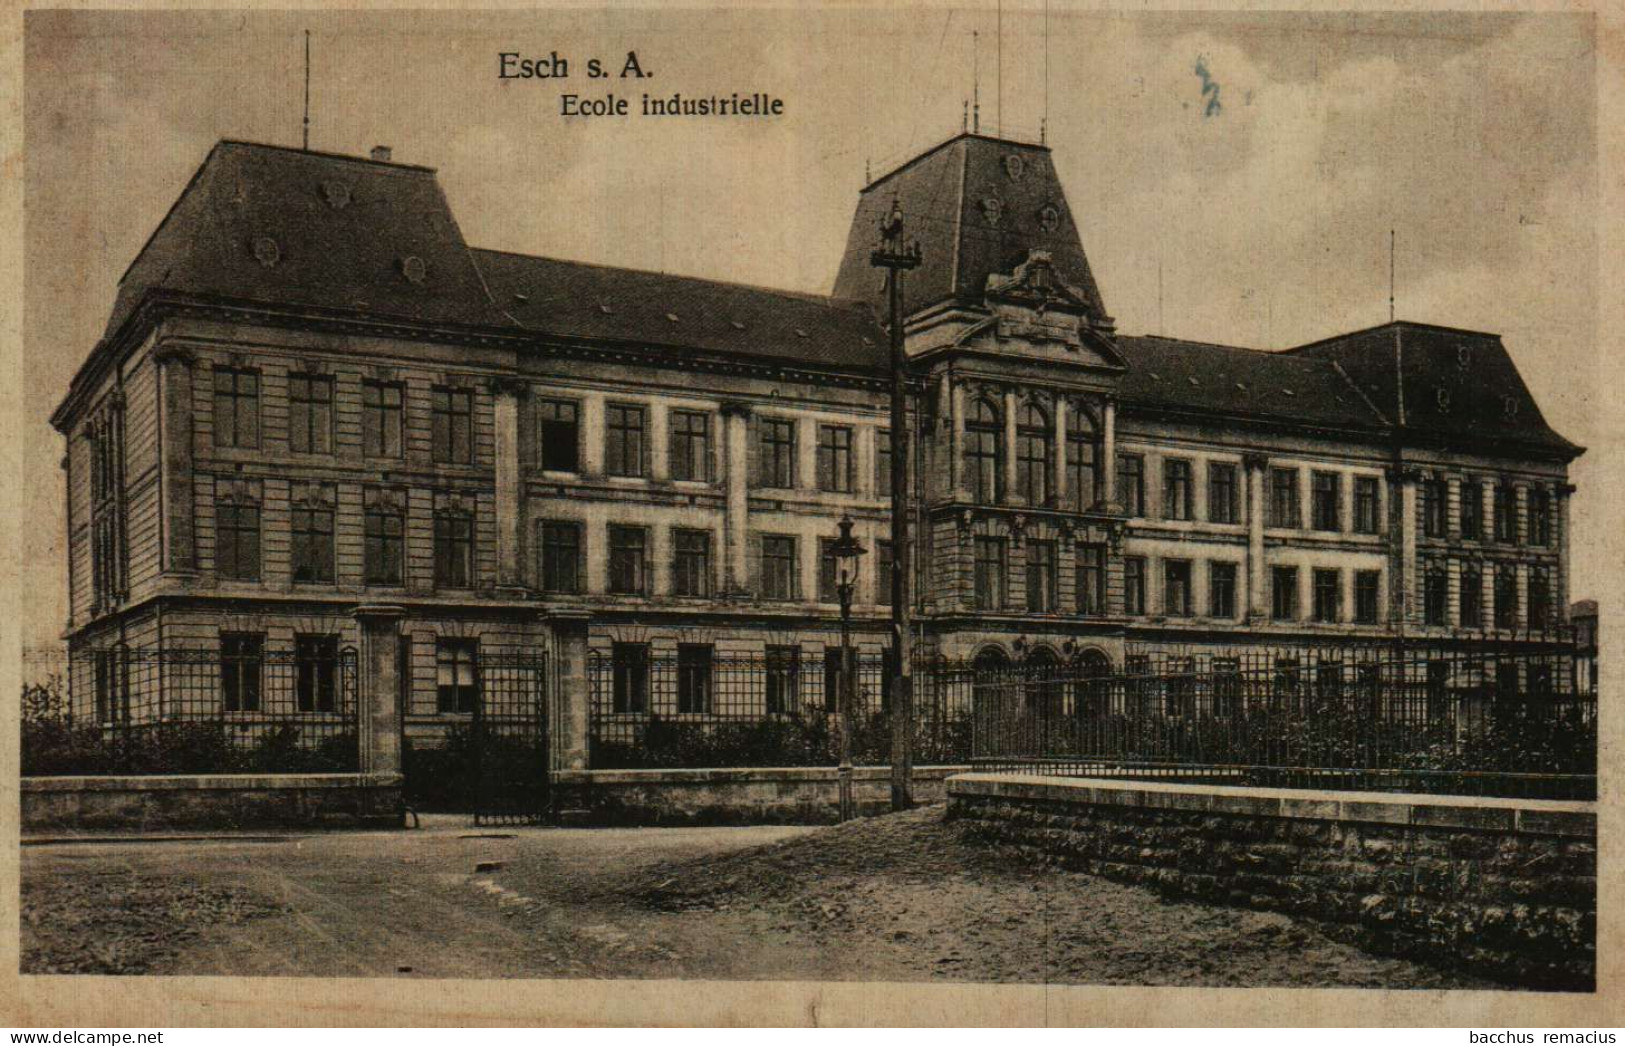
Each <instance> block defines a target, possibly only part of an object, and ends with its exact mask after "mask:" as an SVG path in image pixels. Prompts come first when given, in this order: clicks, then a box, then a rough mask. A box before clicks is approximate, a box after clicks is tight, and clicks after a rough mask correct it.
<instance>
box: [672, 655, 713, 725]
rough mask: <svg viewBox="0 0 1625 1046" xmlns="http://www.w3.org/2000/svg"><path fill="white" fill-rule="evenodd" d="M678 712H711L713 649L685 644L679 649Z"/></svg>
mask: <svg viewBox="0 0 1625 1046" xmlns="http://www.w3.org/2000/svg"><path fill="white" fill-rule="evenodd" d="M677 711H679V712H682V713H686V714H703V713H707V712H710V711H711V647H710V646H709V645H706V644H700V643H683V644H680V645H679V646H678V647H677Z"/></svg>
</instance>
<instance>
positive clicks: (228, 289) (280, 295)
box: [105, 141, 886, 369]
mask: <svg viewBox="0 0 1625 1046" xmlns="http://www.w3.org/2000/svg"><path fill="white" fill-rule="evenodd" d="M408 258H415V259H418V260H419V261H421V262H422V263H423V270H422V274H423V278H422V279H421V281H414V280H413V279H410V278H408V268H409V267H408V264H407V259H408ZM414 264H415V263H414ZM155 291H160V292H171V293H174V294H179V295H187V296H202V297H210V298H225V299H230V300H232V301H234V302H247V303H264V304H267V305H276V306H284V307H286V306H292V307H296V308H297V307H311V308H318V309H323V310H338V311H341V312H345V313H353V314H356V315H361V316H367V317H378V318H385V319H390V320H404V321H415V322H422V323H432V324H437V325H452V326H474V327H480V328H486V329H498V330H507V331H509V332H511V333H514V334H520V333H522V332H535V333H542V334H548V335H553V336H558V337H569V338H588V339H592V338H600V339H612V340H620V341H633V342H638V343H642V344H646V345H658V346H667V347H672V348H677V349H689V350H698V351H707V352H720V353H729V354H735V355H746V356H757V357H766V358H771V359H776V360H793V361H796V362H799V363H803V364H809V365H818V364H824V365H828V366H832V367H843V368H853V367H856V368H863V369H877V368H883V367H884V366H885V363H886V339H885V334H884V332H883V331H882V330H881V328H880V327H879V326H878V325H877V324H876V322H875V319H874V316H873V314H872V313H871V312H870V310H869V307H868V306H867V305H864V304H862V303H859V302H851V301H840V300H835V299H831V298H827V297H823V296H820V295H807V294H795V293H792V292H789V291H773V290H766V289H763V288H759V287H749V286H743V285H739V284H729V283H720V282H717V281H713V280H703V279H696V278H691V277H684V276H670V275H664V274H661V273H652V272H641V271H637V270H632V269H615V268H608V267H605V266H601V265H590V264H587V263H584V262H572V261H559V260H556V259H551V258H535V257H528V256H524V255H517V254H506V253H501V252H496V251H483V250H481V251H476V250H473V249H471V248H469V246H468V245H467V244H466V243H465V242H464V240H463V236H462V232H461V230H460V229H459V228H458V226H457V221H456V219H455V218H454V217H453V215H452V212H451V207H450V205H449V204H448V203H447V201H446V198H445V196H444V194H443V193H442V192H441V190H440V186H439V183H438V181H437V180H436V178H435V172H434V171H433V170H432V169H430V168H427V167H416V166H412V165H408V164H398V163H389V162H382V161H374V160H366V159H359V158H356V157H350V156H338V155H333V154H328V153H312V152H304V151H301V150H298V149H288V148H282V147H279V146H269V145H257V144H252V143H245V142H234V141H222V142H220V143H219V144H217V145H216V146H215V147H214V148H213V149H212V150H211V151H210V153H209V155H208V158H207V159H205V160H204V162H203V165H202V166H201V167H199V168H198V171H197V173H196V174H194V175H193V177H192V180H191V182H190V183H189V184H188V185H187V186H186V188H185V190H184V191H183V192H182V193H181V195H180V197H179V198H178V199H177V200H176V202H175V204H174V206H172V207H171V208H170V211H169V213H168V214H167V215H166V216H165V217H164V219H163V221H162V222H160V223H159V225H158V228H157V229H156V230H155V231H154V232H153V234H152V236H151V237H150V238H149V239H148V241H147V244H146V246H145V247H143V248H142V250H141V252H140V253H139V254H138V255H137V256H136V259H135V261H134V262H132V263H131V265H130V267H129V269H128V270H127V271H126V272H125V274H124V277H123V278H122V279H121V280H120V281H119V292H118V296H117V299H116V300H115V302H114V307H113V313H112V316H111V317H110V318H109V320H108V325H107V332H106V335H105V336H106V337H109V338H110V337H112V335H113V334H115V333H116V332H117V331H118V330H119V329H120V328H121V327H122V326H123V325H124V323H125V321H126V320H128V319H129V318H130V316H131V315H132V314H133V313H134V311H135V309H136V308H137V306H138V305H139V304H140V303H141V301H142V300H143V299H144V298H145V297H146V296H147V295H148V294H149V293H152V292H155ZM670 316H675V317H676V319H675V320H672V319H669V318H668V317H670Z"/></svg>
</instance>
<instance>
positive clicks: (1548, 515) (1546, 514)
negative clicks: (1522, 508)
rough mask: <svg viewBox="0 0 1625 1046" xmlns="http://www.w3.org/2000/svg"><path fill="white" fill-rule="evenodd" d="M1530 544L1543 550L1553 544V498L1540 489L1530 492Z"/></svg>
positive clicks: (1532, 488) (1531, 489) (1534, 488)
mask: <svg viewBox="0 0 1625 1046" xmlns="http://www.w3.org/2000/svg"><path fill="white" fill-rule="evenodd" d="M1529 543H1530V544H1531V545H1538V546H1540V547H1542V548H1544V547H1546V546H1547V545H1550V544H1551V543H1552V496H1551V494H1550V493H1548V492H1547V491H1546V490H1544V489H1542V488H1540V487H1531V488H1530V490H1529Z"/></svg>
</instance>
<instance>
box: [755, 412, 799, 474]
mask: <svg viewBox="0 0 1625 1046" xmlns="http://www.w3.org/2000/svg"><path fill="white" fill-rule="evenodd" d="M761 440H762V444H761V486H764V487H771V488H773V489H775V490H792V489H794V488H795V485H796V423H795V422H794V421H791V420H790V419H788V418H763V419H762V422H761Z"/></svg>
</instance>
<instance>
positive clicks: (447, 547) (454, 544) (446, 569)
mask: <svg viewBox="0 0 1625 1046" xmlns="http://www.w3.org/2000/svg"><path fill="white" fill-rule="evenodd" d="M434 583H435V585H436V586H438V587H440V588H468V587H469V586H471V585H472V584H473V583H474V517H473V516H472V515H470V514H469V513H467V512H461V511H457V510H455V509H438V510H436V511H435V514H434Z"/></svg>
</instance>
